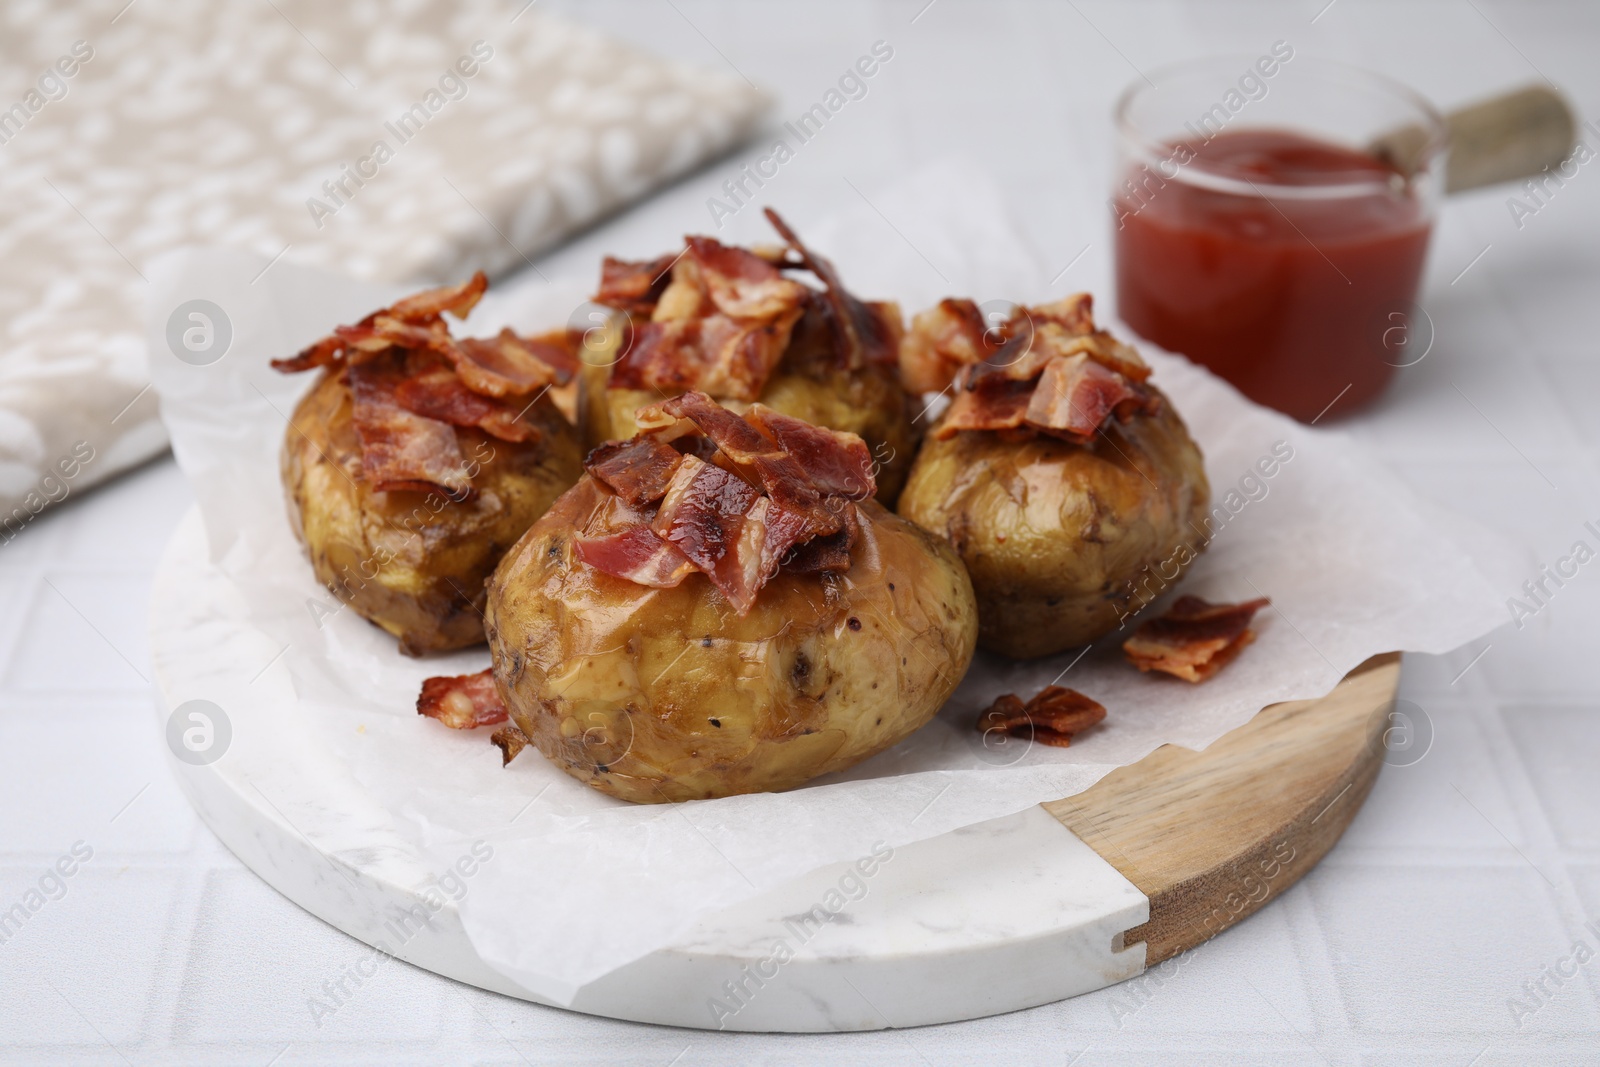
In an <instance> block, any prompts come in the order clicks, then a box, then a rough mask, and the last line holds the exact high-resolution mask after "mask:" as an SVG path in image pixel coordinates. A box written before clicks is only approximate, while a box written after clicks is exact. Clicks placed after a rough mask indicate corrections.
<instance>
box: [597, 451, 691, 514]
mask: <svg viewBox="0 0 1600 1067" xmlns="http://www.w3.org/2000/svg"><path fill="white" fill-rule="evenodd" d="M682 462H683V453H681V452H679V451H678V450H677V449H676V448H673V447H672V446H671V445H670V444H668V443H667V442H665V441H663V440H661V438H659V437H657V436H655V435H644V434H641V435H639V436H638V437H631V438H629V439H628V440H626V441H607V442H606V443H605V444H603V445H600V446H599V447H597V448H596V449H594V451H592V452H590V453H589V455H588V457H587V458H585V459H584V461H583V466H584V469H585V470H587V471H588V472H589V473H590V474H592V475H594V477H595V479H596V480H597V481H600V482H604V483H605V485H606V488H608V489H610V490H611V491H612V492H613V493H616V494H617V495H618V496H620V497H621V498H622V499H623V500H625V501H627V502H628V504H629V505H631V506H633V507H639V506H640V505H642V504H649V503H652V502H654V501H657V500H660V499H661V498H662V497H663V496H666V495H667V486H668V485H670V484H671V483H672V476H673V474H674V473H676V472H677V470H678V464H680V463H682Z"/></svg>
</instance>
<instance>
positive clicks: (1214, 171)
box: [1111, 61, 1434, 422]
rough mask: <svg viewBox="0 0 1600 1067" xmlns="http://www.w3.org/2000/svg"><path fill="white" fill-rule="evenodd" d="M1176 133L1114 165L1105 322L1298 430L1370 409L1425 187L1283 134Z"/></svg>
mask: <svg viewBox="0 0 1600 1067" xmlns="http://www.w3.org/2000/svg"><path fill="white" fill-rule="evenodd" d="M1302 62H1304V61H1302ZM1284 70H1285V73H1287V70H1288V67H1287V66H1285V68H1284ZM1181 132H1182V133H1183V134H1187V135H1188V136H1176V137H1169V138H1167V139H1165V140H1163V141H1160V142H1157V143H1156V144H1154V145H1153V146H1151V148H1150V149H1147V150H1146V151H1145V152H1144V153H1143V155H1142V159H1141V158H1140V157H1139V156H1135V157H1134V158H1132V159H1129V158H1127V156H1126V155H1125V157H1124V162H1123V164H1122V172H1121V174H1120V175H1119V177H1118V181H1117V185H1116V187H1115V188H1114V190H1113V196H1112V202H1111V207H1112V213H1113V215H1114V217H1115V221H1114V223H1113V227H1114V230H1115V250H1116V256H1115V258H1116V280H1117V312H1118V315H1119V316H1120V317H1121V318H1122V319H1123V321H1125V322H1126V323H1127V324H1128V325H1129V326H1130V327H1132V328H1133V329H1134V330H1135V331H1136V332H1138V333H1139V334H1140V335H1142V336H1143V337H1145V338H1147V339H1149V340H1150V341H1153V342H1155V343H1156V344H1158V345H1160V346H1161V347H1163V348H1166V349H1169V350H1171V351H1174V352H1181V353H1183V354H1184V355H1186V356H1188V357H1189V358H1190V359H1192V360H1194V361H1195V362H1197V363H1201V364H1203V365H1205V366H1206V367H1209V368H1210V369H1211V370H1212V371H1214V372H1215V373H1217V374H1218V375H1220V376H1221V377H1223V378H1225V379H1227V380H1228V381H1230V382H1232V383H1233V384H1234V385H1235V386H1236V387H1237V388H1238V389H1239V390H1240V391H1241V392H1243V393H1244V394H1245V395H1246V396H1248V397H1250V398H1251V399H1252V400H1255V401H1257V402H1258V403H1261V404H1265V405H1267V406H1269V407H1273V408H1276V409H1278V410H1279V411H1282V412H1285V413H1287V414H1289V415H1292V416H1294V417H1295V418H1297V419H1299V420H1301V421H1302V422H1311V421H1314V420H1319V419H1320V418H1321V417H1322V416H1323V415H1325V414H1330V413H1331V416H1332V417H1334V418H1337V417H1339V416H1341V415H1344V414H1346V413H1348V412H1351V411H1353V410H1354V409H1355V408H1357V407H1359V406H1360V405H1361V404H1363V403H1365V402H1367V401H1370V400H1372V399H1373V398H1374V397H1376V396H1377V395H1378V394H1379V393H1381V392H1382V391H1383V389H1384V387H1385V386H1386V385H1387V384H1388V383H1389V380H1390V378H1391V377H1392V376H1393V374H1394V371H1395V368H1396V367H1397V366H1400V365H1403V364H1405V363H1406V362H1407V360H1406V359H1405V358H1404V357H1403V356H1402V355H1401V354H1399V351H1398V348H1397V346H1396V345H1395V344H1394V343H1393V342H1394V341H1395V340H1396V338H1397V336H1398V335H1400V334H1402V333H1403V331H1404V330H1405V329H1406V328H1407V326H1408V316H1409V314H1410V312H1411V310H1412V308H1413V306H1414V301H1415V299H1416V296H1417V290H1418V286H1419V284H1420V282H1421V279H1422V269H1423V264H1424V261H1425V259H1426V256H1427V249H1428V238H1429V235H1430V232H1431V229H1432V220H1433V209H1434V196H1433V195H1432V192H1431V189H1430V186H1429V184H1428V181H1427V175H1421V176H1420V178H1419V176H1418V175H1416V174H1413V175H1411V176H1410V177H1408V176H1406V175H1402V174H1401V173H1399V172H1398V171H1397V170H1396V169H1395V168H1394V167H1393V166H1391V165H1390V164H1389V163H1387V162H1384V161H1382V160H1380V159H1378V158H1377V157H1375V156H1372V155H1369V154H1368V153H1366V152H1363V151H1361V150H1359V149H1357V148H1354V147H1349V146H1347V144H1344V143H1339V142H1337V141H1335V140H1333V139H1331V138H1327V139H1325V138H1323V137H1320V136H1315V135H1312V134H1310V133H1305V132H1299V131H1298V130H1296V129H1292V128H1289V127H1274V126H1250V127H1245V126H1243V125H1242V124H1241V125H1240V126H1239V128H1233V127H1229V128H1224V129H1220V130H1213V129H1212V128H1210V127H1209V126H1207V127H1196V126H1194V125H1193V124H1192V123H1191V124H1187V125H1186V127H1185V128H1184V129H1183V130H1182V131H1181ZM1396 326H1398V327H1399V328H1400V329H1399V330H1396V329H1395V327H1396Z"/></svg>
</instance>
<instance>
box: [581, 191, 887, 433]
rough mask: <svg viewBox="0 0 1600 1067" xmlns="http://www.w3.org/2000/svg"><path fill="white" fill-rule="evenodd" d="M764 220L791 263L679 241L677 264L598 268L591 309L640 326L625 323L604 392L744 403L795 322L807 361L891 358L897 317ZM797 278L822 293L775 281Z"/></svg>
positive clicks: (670, 260) (777, 222)
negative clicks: (815, 281)
mask: <svg viewBox="0 0 1600 1067" xmlns="http://www.w3.org/2000/svg"><path fill="white" fill-rule="evenodd" d="M767 217H768V218H769V219H770V220H771V221H772V224H773V225H774V226H775V227H776V228H777V229H778V231H779V233H781V234H782V235H783V237H784V238H785V239H786V240H787V241H788V242H789V245H790V247H791V248H792V249H793V250H794V253H795V257H796V258H794V259H791V258H790V257H789V256H788V255H786V254H785V253H783V252H780V251H771V250H766V251H760V252H758V251H752V250H749V249H744V248H737V247H733V246H730V245H724V244H722V243H721V242H720V241H717V240H715V239H713V238H710V237H687V238H685V239H684V250H683V252H682V253H680V254H679V255H677V256H671V257H662V258H661V259H658V260H655V261H653V262H651V263H648V264H646V263H625V262H622V261H620V260H611V259H608V260H607V261H606V262H605V264H604V266H603V267H602V269H601V276H600V292H599V293H598V294H597V295H596V297H595V299H596V300H597V301H599V302H601V303H605V304H608V305H610V306H612V307H616V308H620V309H622V310H624V311H626V312H628V314H629V315H630V316H634V317H636V318H638V319H643V318H645V317H646V316H648V318H649V321H648V322H644V321H639V322H635V323H633V325H632V328H631V330H630V335H629V340H628V343H627V344H626V345H625V346H624V347H623V350H622V356H621V357H620V358H619V359H618V360H617V363H616V365H615V366H614V367H613V368H612V371H611V377H610V379H609V386H610V387H611V388H617V389H647V390H654V391H657V392H660V393H663V394H667V395H671V394H674V393H681V392H686V391H689V390H698V391H701V392H705V393H709V394H710V395H712V396H716V397H721V398H725V399H731V400H740V401H744V402H747V403H748V402H752V401H754V400H756V399H757V398H758V397H760V396H761V393H762V391H763V390H764V389H765V388H766V384H767V381H768V380H769V379H770V378H771V377H772V374H773V372H774V371H775V370H776V369H777V367H778V364H779V362H781V361H782V359H783V358H784V355H785V354H786V353H787V352H788V351H789V349H790V347H791V343H792V342H793V341H794V338H795V331H796V328H797V326H799V324H800V323H801V322H802V320H803V321H804V322H805V324H806V325H805V329H804V336H805V338H806V339H807V343H806V345H804V346H803V347H804V348H805V349H806V353H805V355H807V356H809V355H811V354H813V350H814V351H815V353H817V354H822V355H823V356H825V357H826V358H829V359H832V360H834V361H835V362H837V363H838V364H839V365H840V366H843V367H858V366H860V365H861V363H862V362H863V361H865V360H882V361H890V360H893V359H894V358H895V355H896V353H897V352H898V350H899V340H900V337H899V335H900V311H899V308H898V307H897V306H895V305H892V304H866V303H863V302H862V301H860V300H857V299H856V298H855V297H853V296H851V295H850V294H849V293H848V292H846V291H845V289H844V287H843V286H842V285H840V283H839V279H838V275H837V274H836V273H835V272H834V269H833V266H832V264H830V263H829V262H828V261H827V260H825V259H823V258H822V257H820V256H817V255H815V254H813V253H812V252H811V251H810V250H809V249H807V248H806V247H805V246H804V245H802V244H801V243H800V241H799V239H798V238H796V237H795V235H794V232H793V231H792V230H790V229H789V227H788V226H787V225H786V224H784V222H783V220H782V219H780V218H779V217H778V216H777V215H776V214H774V213H773V212H771V211H770V210H769V211H768V212H767ZM796 268H804V269H807V270H809V271H811V273H813V274H814V275H816V277H817V278H819V279H820V280H821V281H822V283H823V286H824V288H823V290H822V291H821V292H818V291H817V290H815V289H811V288H808V287H807V286H805V285H802V284H800V283H799V282H797V281H794V280H793V279H790V278H788V277H786V276H785V275H784V273H783V272H784V271H785V270H793V269H796ZM669 272H670V274H671V279H670V281H667V280H666V275H667V274H668V273H669ZM824 333H825V335H826V336H825V337H824ZM797 358H798V357H797Z"/></svg>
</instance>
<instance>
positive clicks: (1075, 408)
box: [1024, 352, 1156, 445]
mask: <svg viewBox="0 0 1600 1067" xmlns="http://www.w3.org/2000/svg"><path fill="white" fill-rule="evenodd" d="M1155 403H1156V401H1155V395H1154V394H1153V393H1150V392H1149V391H1148V390H1145V389H1143V388H1141V387H1140V386H1139V385H1137V384H1136V383H1134V382H1131V381H1129V380H1128V379H1127V378H1125V377H1123V376H1122V375H1121V374H1118V373H1117V372H1116V371H1114V370H1108V369H1107V368H1106V367H1104V366H1103V365H1101V364H1099V363H1096V362H1095V361H1094V360H1092V359H1090V358H1089V356H1088V354H1087V353H1084V352H1080V353H1078V354H1077V355H1075V356H1068V357H1067V358H1065V359H1053V360H1051V361H1050V363H1049V365H1048V366H1046V367H1045V368H1044V372H1043V373H1042V374H1040V376H1039V382H1038V384H1037V385H1036V386H1035V387H1034V390H1033V395H1032V397H1030V398H1029V400H1028V410H1027V412H1026V414H1025V415H1024V420H1025V421H1026V422H1027V423H1028V424H1029V425H1030V426H1033V427H1034V428H1036V429H1039V430H1043V431H1045V432H1046V433H1051V434H1054V435H1056V436H1058V437H1064V438H1066V439H1067V440H1069V441H1073V442H1075V443H1077V444H1080V445H1081V444H1088V443H1089V441H1090V440H1092V439H1093V437H1094V435H1095V434H1096V433H1097V432H1099V430H1100V427H1101V426H1102V425H1104V424H1105V421H1106V419H1108V418H1110V417H1111V416H1112V415H1115V416H1116V417H1117V419H1118V420H1119V421H1121V422H1126V421H1127V420H1128V419H1129V418H1131V417H1132V416H1133V415H1134V414H1135V413H1136V412H1142V413H1153V412H1154V409H1155Z"/></svg>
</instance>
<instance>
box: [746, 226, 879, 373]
mask: <svg viewBox="0 0 1600 1067" xmlns="http://www.w3.org/2000/svg"><path fill="white" fill-rule="evenodd" d="M762 210H763V213H764V214H765V215H766V216H767V221H768V222H770V223H772V228H773V229H775V230H777V231H778V235H779V236H780V237H782V238H783V239H784V241H785V242H786V243H787V244H788V245H789V247H790V248H792V249H793V250H794V252H795V254H796V255H798V256H799V257H800V262H801V263H803V264H805V266H806V269H808V270H809V271H811V273H812V274H815V275H816V276H817V277H818V279H820V280H821V282H822V284H823V286H824V289H823V297H824V299H825V300H826V301H827V306H828V309H829V311H830V314H829V317H828V318H829V326H830V327H831V328H832V330H833V332H834V338H835V344H836V347H837V351H838V354H839V361H840V364H841V365H842V366H845V367H851V368H853V367H859V366H861V365H862V363H865V362H879V363H886V362H891V361H893V360H894V359H895V358H896V357H897V355H898V348H899V345H898V344H897V342H898V340H899V338H898V337H897V336H896V334H897V333H898V325H899V319H900V312H899V309H898V308H896V309H895V312H894V318H895V327H894V328H891V327H890V324H889V323H888V322H887V321H886V320H887V316H886V314H885V312H886V310H887V308H889V307H890V306H892V305H886V304H879V305H876V306H873V305H868V304H865V303H863V302H862V301H860V300H857V299H856V298H855V297H854V296H852V295H850V293H849V292H848V291H846V289H845V287H844V284H843V283H842V282H840V281H839V275H838V272H837V271H835V270H834V269H833V264H832V263H831V262H829V261H828V260H826V259H824V258H823V257H821V256H819V255H817V254H816V253H815V252H812V251H811V249H809V248H807V247H806V246H805V245H804V244H802V243H801V241H800V238H799V237H798V236H797V235H796V234H795V232H794V231H793V230H791V229H790V228H789V224H788V223H786V222H784V221H783V219H782V218H780V217H779V215H778V213H777V212H776V211H774V210H772V209H771V208H770V207H769V208H764V209H762Z"/></svg>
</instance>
